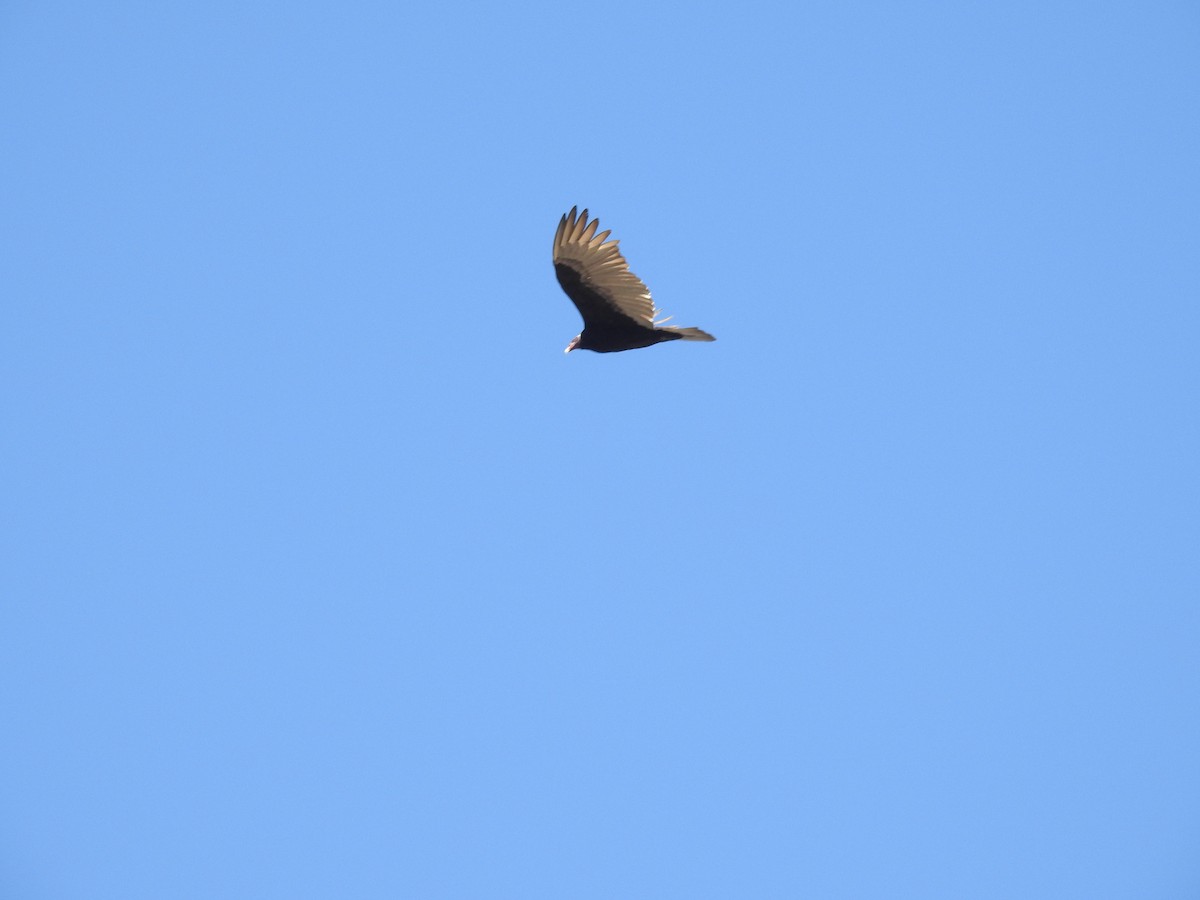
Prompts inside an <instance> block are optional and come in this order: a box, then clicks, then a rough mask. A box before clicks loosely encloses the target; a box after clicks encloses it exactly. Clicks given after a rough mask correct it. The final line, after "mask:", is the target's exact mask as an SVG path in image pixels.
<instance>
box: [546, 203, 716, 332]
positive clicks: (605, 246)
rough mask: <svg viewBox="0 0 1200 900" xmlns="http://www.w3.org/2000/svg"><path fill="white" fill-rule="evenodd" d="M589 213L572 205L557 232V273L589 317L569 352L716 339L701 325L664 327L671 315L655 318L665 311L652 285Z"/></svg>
mask: <svg viewBox="0 0 1200 900" xmlns="http://www.w3.org/2000/svg"><path fill="white" fill-rule="evenodd" d="M587 216H588V212H587V210H586V209H585V210H584V211H583V215H577V207H572V208H571V211H570V212H569V213H568V214H567V215H565V216H563V217H562V220H561V221H560V222H559V223H558V231H556V232H555V234H554V274H555V275H556V276H558V283H559V284H560V285H562V289H563V290H564V291H565V292H566V294H567V296H568V297H570V298H571V301H572V302H573V303H574V304H575V306H576V308H577V309H578V310H579V314H580V315H581V316H583V331H581V332H580V333H579V334H578V335H576V337H575V339H574V340H573V341H571V343H570V344H568V345H567V349H566V351H565V352H567V353H570V352H571V351H572V350H594V351H596V352H597V353H615V352H617V351H619V350H637V349H639V348H641V347H651V346H653V345H654V344H661V343H662V342H663V341H713V340H716V338H714V337H713V336H712V335H711V334H708V333H707V332H705V331H701V330H700V329H699V328H678V327H670V326H664V325H663V324H662V323H663V322H666V321H667V319H659V320H658V321H655V319H654V317H655V315H657V314H658V312H659V310H657V309H655V308H654V302H653V301H652V300H651V299H650V290H649V289H648V288H647V287H646V285H645V284H643V283H642V280H641V279H640V278H638V277H637V276H636V275H634V274H633V273H632V272H631V271H629V264H628V263H627V262H625V257H623V256H622V255H621V253H620V250H618V248H617V241H615V240H614V241H606V240H605V239H606V238H607V237H608V236H609V235H610V234H611V233H612V232H611V231H605V232H602V233H600V234H596V228H597V227H598V226H599V224H600V220H599V219H592V220H591V222H589V221H588V217H587Z"/></svg>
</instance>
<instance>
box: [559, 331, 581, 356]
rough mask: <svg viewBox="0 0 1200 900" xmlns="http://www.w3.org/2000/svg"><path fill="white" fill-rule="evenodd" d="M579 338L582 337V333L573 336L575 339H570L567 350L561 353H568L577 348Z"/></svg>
mask: <svg viewBox="0 0 1200 900" xmlns="http://www.w3.org/2000/svg"><path fill="white" fill-rule="evenodd" d="M581 337H583V332H580V333H579V334H577V335H575V337H573V338H571V343H569V344H567V349H566V350H564V351H563V353H570V352H571V351H572V350H574V349H575V348H576V347H578V346H579V339H580V338H581Z"/></svg>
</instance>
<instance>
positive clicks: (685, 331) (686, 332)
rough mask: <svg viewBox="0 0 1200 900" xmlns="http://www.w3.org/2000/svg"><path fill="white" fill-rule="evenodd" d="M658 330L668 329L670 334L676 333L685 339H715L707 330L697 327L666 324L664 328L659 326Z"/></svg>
mask: <svg viewBox="0 0 1200 900" xmlns="http://www.w3.org/2000/svg"><path fill="white" fill-rule="evenodd" d="M658 330H659V331H669V332H671V333H672V334H677V335H679V337H680V338H681V339H682V340H685V341H715V340H716V338H715V337H713V336H712V335H711V334H709V333H708V332H707V331H701V330H700V329H699V328H677V327H675V326H673V325H668V326H666V327H665V328H659V329H658Z"/></svg>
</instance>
